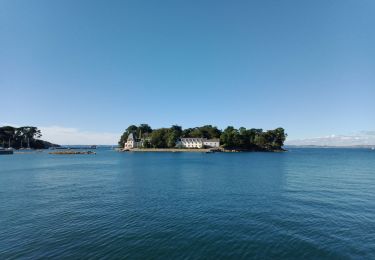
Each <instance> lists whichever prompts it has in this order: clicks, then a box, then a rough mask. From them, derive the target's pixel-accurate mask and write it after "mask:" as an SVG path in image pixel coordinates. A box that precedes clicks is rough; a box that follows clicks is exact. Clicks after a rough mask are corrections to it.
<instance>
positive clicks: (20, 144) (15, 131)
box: [0, 126, 52, 149]
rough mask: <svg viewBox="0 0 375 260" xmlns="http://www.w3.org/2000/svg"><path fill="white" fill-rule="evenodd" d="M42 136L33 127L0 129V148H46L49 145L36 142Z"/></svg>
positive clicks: (49, 144)
mask: <svg viewBox="0 0 375 260" xmlns="http://www.w3.org/2000/svg"><path fill="white" fill-rule="evenodd" d="M41 136H42V134H41V131H40V130H39V129H38V128H37V127H34V126H22V127H12V126H3V127H0V146H2V147H12V148H16V149H19V148H37V149H42V148H47V147H49V146H51V145H52V144H51V143H48V142H44V141H41V140H38V139H37V138H40V137H41Z"/></svg>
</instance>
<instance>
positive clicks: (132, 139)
mask: <svg viewBox="0 0 375 260" xmlns="http://www.w3.org/2000/svg"><path fill="white" fill-rule="evenodd" d="M128 141H135V136H134V134H133V133H130V134H129V135H128Z"/></svg>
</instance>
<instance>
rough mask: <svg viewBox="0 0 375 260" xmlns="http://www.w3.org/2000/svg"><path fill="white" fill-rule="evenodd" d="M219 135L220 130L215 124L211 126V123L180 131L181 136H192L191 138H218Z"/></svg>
mask: <svg viewBox="0 0 375 260" xmlns="http://www.w3.org/2000/svg"><path fill="white" fill-rule="evenodd" d="M220 135H221V131H220V130H219V129H218V128H217V127H216V126H212V125H205V126H201V127H195V128H188V129H185V130H184V131H183V132H182V137H193V138H207V139H214V138H220Z"/></svg>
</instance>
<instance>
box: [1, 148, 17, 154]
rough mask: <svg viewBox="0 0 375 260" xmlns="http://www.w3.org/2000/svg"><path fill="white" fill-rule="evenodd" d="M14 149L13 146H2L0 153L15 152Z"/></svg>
mask: <svg viewBox="0 0 375 260" xmlns="http://www.w3.org/2000/svg"><path fill="white" fill-rule="evenodd" d="M13 153H14V151H13V148H6V149H4V148H2V147H0V154H13Z"/></svg>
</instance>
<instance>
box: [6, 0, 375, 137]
mask: <svg viewBox="0 0 375 260" xmlns="http://www.w3.org/2000/svg"><path fill="white" fill-rule="evenodd" d="M374 13H375V1H373V0H361V1H355V0H352V1H347V0H336V1H329V0H321V1H319V0H317V1H297V0H295V1H291V0H289V1H288V0H286V1H256V0H254V1H213V0H212V1H182V0H181V1H179V0H175V1H141V0H137V1H135V0H133V1H130V0H129V1H77V0H74V1H69V0H64V1H40V0H35V1H26V0H24V1H19V0H0V89H1V92H2V102H1V103H2V106H3V109H1V110H0V124H7V123H12V124H14V125H35V126H40V127H43V129H45V130H46V131H47V132H48V133H47V136H46V137H48V138H51V139H53V140H52V141H55V140H57V141H59V142H65V143H72V142H80V143H82V142H84V140H83V139H82V138H83V137H82V136H84V134H87V135H89V134H92V135H93V136H92V138H96V139H95V140H90V141H87V142H94V141H96V142H95V143H110V142H112V140H114V139H115V140H117V137H118V135H119V134H120V133H121V132H122V131H123V130H124V129H125V128H126V127H127V126H128V125H130V124H139V123H149V124H150V125H151V126H152V127H155V128H156V127H162V126H170V125H172V124H179V125H182V126H183V127H192V126H199V125H203V124H213V125H217V126H218V127H220V128H223V127H225V126H227V125H234V126H236V127H239V126H245V127H248V128H251V127H256V128H263V129H271V128H275V127H279V126H282V127H284V128H285V129H286V131H287V133H288V134H289V139H290V140H294V139H309V138H315V137H320V136H327V135H333V134H335V135H339V134H352V135H354V134H355V133H360V132H361V131H367V132H370V131H373V130H375V113H374V111H375V47H374V46H375V16H374ZM53 129H54V130H53ZM58 130H59V131H63V132H64V131H65V132H68V133H70V134H71V135H66V136H65V137H64V136H60V139H56V137H54V136H53V132H54V131H55V132H56V133H57V132H58ZM74 135H75V136H74ZM73 136H74V137H73ZM104 136H106V138H107V139H104ZM64 138H65V139H64ZM69 138H70V139H69ZM72 138H73V139H74V138H76V139H74V140H73V139H72ZM80 138H81V139H80ZM80 140H81V141H80Z"/></svg>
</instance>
